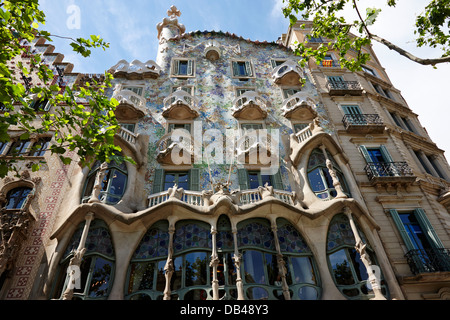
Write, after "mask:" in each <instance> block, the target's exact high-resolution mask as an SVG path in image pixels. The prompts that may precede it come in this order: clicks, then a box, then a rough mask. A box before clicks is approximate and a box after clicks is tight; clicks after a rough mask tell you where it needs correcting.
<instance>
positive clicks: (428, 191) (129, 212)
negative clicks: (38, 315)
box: [0, 6, 450, 300]
mask: <svg viewBox="0 0 450 320" xmlns="http://www.w3.org/2000/svg"><path fill="white" fill-rule="evenodd" d="M179 16H180V12H179V11H178V10H177V9H176V8H175V7H173V6H172V7H171V8H170V10H169V11H168V17H166V18H164V19H163V21H162V22H161V23H160V24H158V25H157V30H158V41H159V50H158V55H157V57H156V59H155V61H154V60H148V61H146V62H141V61H138V60H134V61H131V62H128V61H126V60H121V61H119V62H118V63H117V64H116V65H114V66H112V67H111V68H110V70H109V72H111V73H112V74H113V76H114V81H113V83H114V87H113V88H111V89H110V91H109V92H108V94H109V95H110V96H111V97H114V98H115V99H117V101H118V102H119V105H118V107H117V110H116V116H117V118H118V120H119V121H120V123H121V125H122V129H121V130H120V132H118V133H117V135H116V143H117V144H118V145H119V146H120V147H121V148H122V154H123V155H126V156H130V157H131V158H133V160H134V161H135V162H136V164H131V163H127V162H124V163H116V162H111V163H99V162H97V163H95V164H94V165H93V166H92V167H91V168H81V167H80V166H79V165H78V163H77V161H73V162H72V164H70V165H63V164H62V163H61V162H59V160H58V159H54V158H52V156H51V155H49V154H48V153H45V152H42V154H38V155H36V154H33V155H28V156H27V160H26V161H24V162H23V174H22V177H21V178H20V179H19V178H14V177H8V178H5V179H3V181H2V182H1V185H0V186H1V190H0V192H1V195H2V197H1V199H0V201H1V202H2V207H3V208H2V209H1V217H2V222H1V232H2V238H1V242H0V272H1V276H0V298H1V299H5V300H27V299H111V300H123V299H131V300H145V299H147V300H150V299H151V300H162V299H164V300H173V299H179V300H219V299H221V300H345V299H351V300H353V299H357V300H362V299H398V300H404V299H406V300H415V299H445V298H449V293H450V257H449V251H448V248H449V247H450V217H449V211H448V210H449V204H450V194H449V193H448V192H449V190H448V188H449V186H450V179H449V177H450V168H449V166H448V163H447V161H446V159H445V157H444V151H443V150H440V149H439V148H437V146H436V145H435V144H434V143H433V142H432V141H431V139H430V138H429V136H428V135H427V133H426V131H425V130H424V128H422V127H421V125H420V123H419V121H418V119H417V115H416V114H415V113H414V112H413V111H412V110H411V109H410V108H409V107H408V105H407V104H406V102H405V101H404V99H403V98H402V96H401V94H400V92H399V90H397V89H396V88H395V87H394V86H393V85H392V84H391V82H390V80H389V78H388V76H387V74H386V73H385V71H384V69H383V68H382V66H381V65H380V64H379V62H378V60H377V58H376V55H375V53H374V52H373V51H372V49H371V48H367V52H368V53H370V54H371V57H372V58H371V60H370V62H369V63H368V65H367V66H365V68H364V70H363V71H361V72H356V73H353V72H349V71H346V70H344V69H342V68H341V67H340V66H338V65H337V63H336V62H335V56H334V53H331V55H330V56H329V57H327V58H326V60H324V62H323V63H322V64H321V65H317V64H315V63H314V62H313V61H311V62H310V64H309V65H308V66H307V67H305V68H301V67H300V66H299V64H298V60H299V58H298V57H297V56H295V55H294V53H293V51H292V48H291V45H292V44H293V43H294V42H295V41H305V37H306V35H307V32H308V29H307V28H306V29H301V28H300V27H299V24H298V25H295V26H293V27H292V28H289V30H288V32H287V33H286V34H284V35H282V37H281V39H280V40H279V41H277V42H258V41H251V40H246V39H243V38H242V37H239V36H236V35H235V34H229V33H224V32H207V31H204V32H200V31H196V32H186V28H185V26H184V25H182V24H181V23H180V22H179V20H178V19H179ZM321 41H323V39H310V40H309V45H311V46H315V45H317V44H318V43H320V42H321ZM26 45H28V46H29V47H30V48H31V49H32V50H38V52H39V53H40V54H41V55H42V56H43V57H44V58H46V59H51V61H50V60H49V61H48V63H49V64H50V65H51V66H52V67H53V66H57V65H58V66H59V65H61V66H62V65H64V66H65V70H64V73H63V74H61V75H59V74H57V72H56V71H55V81H58V80H61V81H64V84H65V85H67V84H71V83H75V82H80V83H82V82H83V81H86V80H89V78H92V77H96V75H82V74H73V73H71V65H70V64H66V63H63V62H62V57H61V56H59V55H57V54H53V48H51V47H49V46H48V45H46V44H45V43H42V41H41V40H37V41H35V42H34V43H29V44H26ZM21 59H27V57H21ZM301 79H305V82H304V84H303V85H302V84H301V83H300V80H301ZM53 107H54V106H48V107H47V106H45V108H47V110H43V112H46V111H48V108H53ZM45 108H44V109H45ZM17 134H19V132H18V133H17ZM43 138H47V139H48V143H51V138H52V137H51V136H50V135H49V137H36V139H43ZM32 143H35V142H34V141H30V142H29V144H32ZM12 147H14V148H16V147H18V146H15V145H14V142H13V141H12V142H11V143H10V144H7V145H5V146H2V156H8V150H9V149H10V148H12ZM26 147H27V146H24V148H26ZM72 156H73V157H74V159H76V158H75V156H76V155H75V154H72ZM42 157H44V158H45V160H46V161H47V166H46V167H45V168H44V170H41V171H39V172H29V171H30V170H27V168H29V167H30V163H32V162H33V161H39V160H40V159H41V158H42Z"/></svg>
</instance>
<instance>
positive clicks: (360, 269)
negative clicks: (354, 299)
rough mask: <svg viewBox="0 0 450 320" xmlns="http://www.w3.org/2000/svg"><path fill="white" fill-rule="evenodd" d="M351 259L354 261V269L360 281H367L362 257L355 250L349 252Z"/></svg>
mask: <svg viewBox="0 0 450 320" xmlns="http://www.w3.org/2000/svg"><path fill="white" fill-rule="evenodd" d="M349 253H350V258H351V259H352V263H353V269H354V270H355V272H356V275H357V277H358V280H359V281H362V280H367V277H368V275H367V270H366V267H365V265H364V263H363V262H362V260H361V256H360V255H359V253H358V252H357V251H356V250H355V249H351V250H349Z"/></svg>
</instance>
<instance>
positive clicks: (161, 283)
mask: <svg viewBox="0 0 450 320" xmlns="http://www.w3.org/2000/svg"><path fill="white" fill-rule="evenodd" d="M165 265H166V261H165V260H162V261H159V262H158V273H157V274H156V290H157V291H160V292H163V291H164V289H165V288H166V277H165V276H164V267H165Z"/></svg>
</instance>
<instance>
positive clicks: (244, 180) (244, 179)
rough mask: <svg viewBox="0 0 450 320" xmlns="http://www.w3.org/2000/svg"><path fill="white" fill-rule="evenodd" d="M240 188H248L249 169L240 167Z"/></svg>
mask: <svg viewBox="0 0 450 320" xmlns="http://www.w3.org/2000/svg"><path fill="white" fill-rule="evenodd" d="M238 180H239V188H240V189H241V191H242V190H248V174H247V169H238Z"/></svg>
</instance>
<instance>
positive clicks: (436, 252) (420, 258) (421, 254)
mask: <svg viewBox="0 0 450 320" xmlns="http://www.w3.org/2000/svg"><path fill="white" fill-rule="evenodd" d="M405 257H406V261H407V262H408V265H409V268H410V269H411V272H412V273H413V274H414V275H417V274H420V273H430V272H442V271H444V272H445V271H449V272H450V250H449V249H444V248H439V249H437V248H429V249H415V250H410V251H408V253H406V254H405Z"/></svg>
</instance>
